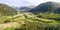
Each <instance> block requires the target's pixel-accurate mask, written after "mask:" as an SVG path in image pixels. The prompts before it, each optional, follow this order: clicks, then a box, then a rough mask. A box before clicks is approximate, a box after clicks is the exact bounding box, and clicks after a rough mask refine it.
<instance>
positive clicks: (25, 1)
mask: <svg viewBox="0 0 60 30" xmlns="http://www.w3.org/2000/svg"><path fill="white" fill-rule="evenodd" d="M47 1H54V2H60V0H0V3H5V4H8V5H10V6H18V7H19V6H30V5H35V6H37V5H39V4H41V3H44V2H47Z"/></svg>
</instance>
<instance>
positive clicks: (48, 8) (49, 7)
mask: <svg viewBox="0 0 60 30" xmlns="http://www.w3.org/2000/svg"><path fill="white" fill-rule="evenodd" d="M59 9H60V3H58V2H46V3H42V4H40V5H38V6H37V7H35V8H34V9H31V10H30V11H29V12H32V13H40V12H41V13H45V12H48V13H51V12H54V13H60V12H59V11H60V10H59Z"/></svg>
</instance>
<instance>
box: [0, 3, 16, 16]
mask: <svg viewBox="0 0 60 30" xmlns="http://www.w3.org/2000/svg"><path fill="white" fill-rule="evenodd" d="M15 14H16V11H15V9H13V8H11V7H10V6H8V5H6V4H2V3H0V15H4V16H5V15H6V16H8V15H15Z"/></svg>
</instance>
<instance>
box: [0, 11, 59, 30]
mask: <svg viewBox="0 0 60 30" xmlns="http://www.w3.org/2000/svg"><path fill="white" fill-rule="evenodd" d="M39 15H42V17H37V16H39ZM39 15H34V14H32V13H29V12H28V13H26V12H25V13H19V14H17V15H14V16H4V17H5V18H4V17H0V18H1V22H0V24H2V26H3V27H4V24H5V25H7V24H9V25H8V26H7V27H5V28H0V29H3V30H47V29H51V30H52V29H54V30H57V29H58V30H60V29H59V26H60V22H59V21H56V20H54V19H47V17H48V16H45V17H44V15H43V14H39ZM51 17H52V16H51ZM53 18H54V17H53ZM2 20H3V21H2ZM13 23H14V24H13ZM15 24H18V25H17V26H16V25H15ZM9 26H10V27H9ZM0 27H1V25H0Z"/></svg>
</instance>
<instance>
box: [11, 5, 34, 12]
mask: <svg viewBox="0 0 60 30" xmlns="http://www.w3.org/2000/svg"><path fill="white" fill-rule="evenodd" d="M34 7H35V6H33V5H31V6H21V7H14V6H12V8H14V9H16V11H20V12H27V11H30V10H31V9H32V8H34Z"/></svg>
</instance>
